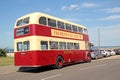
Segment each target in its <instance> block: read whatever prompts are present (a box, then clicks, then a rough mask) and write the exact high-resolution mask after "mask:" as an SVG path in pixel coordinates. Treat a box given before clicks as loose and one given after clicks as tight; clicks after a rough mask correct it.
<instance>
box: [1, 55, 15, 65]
mask: <svg viewBox="0 0 120 80" xmlns="http://www.w3.org/2000/svg"><path fill="white" fill-rule="evenodd" d="M13 63H14V57H0V66H7V65H13Z"/></svg>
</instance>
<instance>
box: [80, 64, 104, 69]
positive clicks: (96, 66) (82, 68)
mask: <svg viewBox="0 0 120 80" xmlns="http://www.w3.org/2000/svg"><path fill="white" fill-rule="evenodd" d="M105 65H106V64H102V65H97V66H91V67H87V68H82V69H79V70H81V71H82V70H87V69H91V68H95V67H100V66H105Z"/></svg>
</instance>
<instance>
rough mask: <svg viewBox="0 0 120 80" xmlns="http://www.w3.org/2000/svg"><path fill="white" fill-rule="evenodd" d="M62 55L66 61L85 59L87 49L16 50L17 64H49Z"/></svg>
mask: <svg viewBox="0 0 120 80" xmlns="http://www.w3.org/2000/svg"><path fill="white" fill-rule="evenodd" d="M59 55H61V56H62V57H63V59H64V62H65V63H69V62H76V61H77V62H78V61H81V60H85V58H86V51H85V50H43V51H38V50H37V51H26V52H15V65H16V66H30V67H32V66H47V65H52V64H55V63H56V58H57V56H59Z"/></svg>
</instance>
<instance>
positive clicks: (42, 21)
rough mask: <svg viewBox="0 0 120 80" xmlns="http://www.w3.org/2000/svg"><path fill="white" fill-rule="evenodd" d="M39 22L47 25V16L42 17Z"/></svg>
mask: <svg viewBox="0 0 120 80" xmlns="http://www.w3.org/2000/svg"><path fill="white" fill-rule="evenodd" d="M39 23H40V24H43V25H46V17H40V19H39Z"/></svg>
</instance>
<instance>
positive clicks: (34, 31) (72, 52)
mask: <svg viewBox="0 0 120 80" xmlns="http://www.w3.org/2000/svg"><path fill="white" fill-rule="evenodd" d="M14 56H15V58H14V60H15V66H21V67H41V66H48V65H54V66H55V68H62V67H63V66H64V65H65V64H68V63H76V62H80V61H86V62H90V61H91V57H90V52H89V36H88V33H87V28H86V27H85V26H82V25H79V24H76V23H73V22H69V21H66V20H63V19H60V18H56V17H53V16H50V15H47V14H44V13H39V12H35V13H31V14H28V15H25V16H22V17H20V18H18V19H17V20H16V22H15V26H14Z"/></svg>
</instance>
